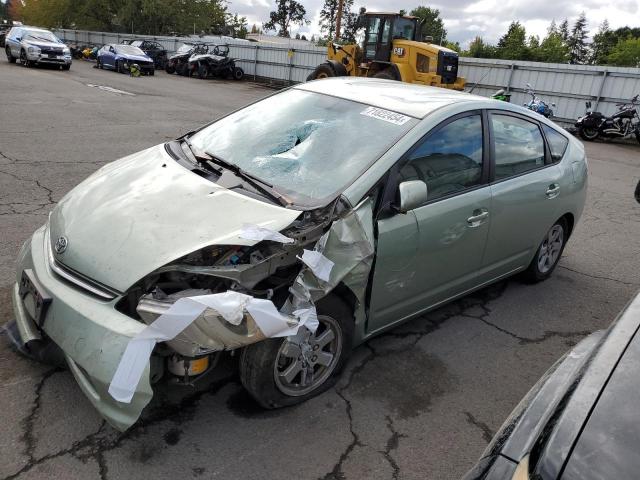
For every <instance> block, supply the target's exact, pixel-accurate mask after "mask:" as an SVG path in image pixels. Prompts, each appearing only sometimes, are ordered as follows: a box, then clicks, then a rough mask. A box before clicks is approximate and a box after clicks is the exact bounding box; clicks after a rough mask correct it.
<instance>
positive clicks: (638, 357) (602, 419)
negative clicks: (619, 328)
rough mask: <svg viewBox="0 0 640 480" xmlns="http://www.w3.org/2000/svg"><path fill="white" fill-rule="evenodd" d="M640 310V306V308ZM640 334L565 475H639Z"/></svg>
mask: <svg viewBox="0 0 640 480" xmlns="http://www.w3.org/2000/svg"><path fill="white" fill-rule="evenodd" d="M638 312H640V309H638ZM639 371H640V338H638V334H637V333H636V335H635V336H634V338H633V340H632V341H631V343H629V346H628V347H627V349H626V350H625V352H624V354H623V356H622V358H621V359H620V361H619V362H618V364H617V365H616V367H615V370H614V371H613V374H612V375H611V377H610V378H609V381H608V382H607V384H606V386H605V387H604V390H603V391H602V393H601V394H600V398H599V399H598V401H597V403H596V406H595V408H594V409H593V411H592V413H591V416H590V417H589V419H588V420H587V422H586V425H585V426H584V429H583V430H582V433H581V434H580V436H579V437H578V442H577V444H576V446H575V447H574V449H573V451H572V452H571V456H570V457H569V461H568V463H567V466H566V467H565V470H564V474H563V477H562V478H584V479H589V478H593V479H597V478H636V477H637V476H638V471H640V456H638V452H637V450H638V445H639V444H640V424H639V423H638V405H639V404H640V376H638V372H639Z"/></svg>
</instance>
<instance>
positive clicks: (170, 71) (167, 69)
mask: <svg viewBox="0 0 640 480" xmlns="http://www.w3.org/2000/svg"><path fill="white" fill-rule="evenodd" d="M164 71H165V72H167V73H168V74H169V75H173V74H174V73H176V69H175V68H174V67H173V65H165V67H164Z"/></svg>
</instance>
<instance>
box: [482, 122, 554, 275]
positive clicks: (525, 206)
mask: <svg viewBox="0 0 640 480" xmlns="http://www.w3.org/2000/svg"><path fill="white" fill-rule="evenodd" d="M489 125H490V127H491V138H492V157H493V164H492V180H493V181H492V184H491V194H492V201H491V213H492V217H491V228H490V231H489V240H488V242H487V250H486V254H485V260H484V263H485V266H484V269H483V270H484V274H485V275H486V277H487V278H495V277H498V276H502V275H506V274H509V273H512V272H514V271H515V270H518V269H521V268H522V267H526V266H527V265H528V264H529V262H530V261H531V259H532V258H533V255H534V254H535V251H536V249H537V248H538V246H539V245H540V243H541V242H542V239H543V238H544V235H545V234H546V233H547V231H548V230H549V228H550V227H551V226H552V225H553V223H554V222H555V221H556V220H557V219H558V217H559V216H560V212H559V205H558V201H557V198H558V196H559V194H560V183H561V170H560V167H559V166H558V165H557V164H555V163H552V159H551V155H550V154H549V151H548V149H547V147H546V144H545V142H544V137H543V134H542V131H541V128H540V124H539V123H538V122H536V121H535V120H533V119H531V118H529V117H526V116H521V115H518V114H515V113H511V112H504V111H498V110H496V111H493V112H491V113H490V122H489Z"/></svg>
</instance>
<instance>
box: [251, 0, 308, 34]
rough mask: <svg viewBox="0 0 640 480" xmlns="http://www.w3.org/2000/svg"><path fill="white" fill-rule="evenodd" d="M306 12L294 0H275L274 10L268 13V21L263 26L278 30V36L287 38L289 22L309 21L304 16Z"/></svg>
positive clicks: (301, 22) (302, 22)
mask: <svg viewBox="0 0 640 480" xmlns="http://www.w3.org/2000/svg"><path fill="white" fill-rule="evenodd" d="M306 14H307V11H306V10H305V8H304V7H303V6H302V4H301V3H298V2H297V1H296V0H276V10H275V11H273V12H271V13H270V14H269V21H268V22H266V23H265V24H264V25H263V27H264V29H265V30H278V36H280V37H287V38H289V37H290V36H291V34H290V32H289V27H290V26H291V24H294V25H304V24H307V25H308V24H309V23H311V22H309V20H307V19H306V18H305V16H306Z"/></svg>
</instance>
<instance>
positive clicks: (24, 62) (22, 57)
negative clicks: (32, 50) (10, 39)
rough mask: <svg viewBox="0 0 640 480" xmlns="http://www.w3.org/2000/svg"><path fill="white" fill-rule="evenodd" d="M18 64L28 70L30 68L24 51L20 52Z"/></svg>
mask: <svg viewBox="0 0 640 480" xmlns="http://www.w3.org/2000/svg"><path fill="white" fill-rule="evenodd" d="M20 63H21V64H22V66H23V67H27V68H29V67H30V66H31V62H30V61H29V59H28V58H27V52H25V51H24V50H20Z"/></svg>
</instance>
